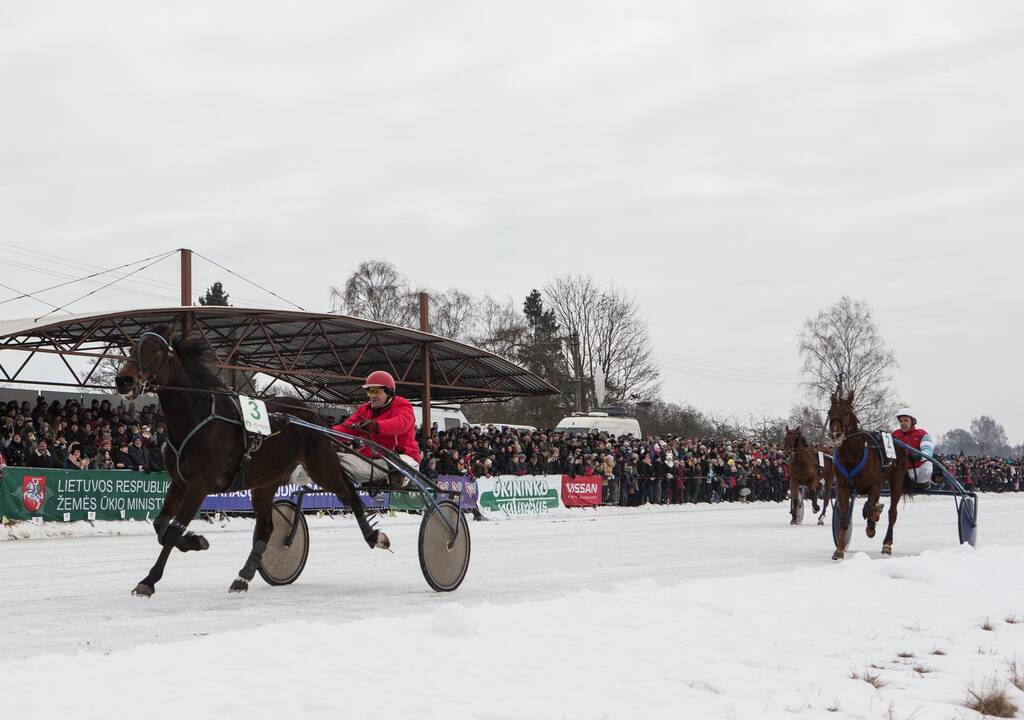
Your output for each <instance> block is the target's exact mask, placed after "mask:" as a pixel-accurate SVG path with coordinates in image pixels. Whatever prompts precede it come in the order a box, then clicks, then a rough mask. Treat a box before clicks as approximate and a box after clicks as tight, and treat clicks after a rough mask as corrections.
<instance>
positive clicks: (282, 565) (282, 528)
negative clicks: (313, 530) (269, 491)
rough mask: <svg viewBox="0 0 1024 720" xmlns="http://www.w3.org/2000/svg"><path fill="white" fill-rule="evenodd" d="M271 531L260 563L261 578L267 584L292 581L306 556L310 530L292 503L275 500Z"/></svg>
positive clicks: (280, 583)
mask: <svg viewBox="0 0 1024 720" xmlns="http://www.w3.org/2000/svg"><path fill="white" fill-rule="evenodd" d="M272 515H273V518H274V530H273V532H272V533H271V535H270V540H269V542H267V549H266V551H265V552H264V553H263V558H262V559H261V560H260V567H259V571H260V575H261V576H262V577H263V579H264V580H266V581H267V583H268V584H270V585H288V584H290V583H293V582H295V581H296V580H297V579H298V577H299V575H301V574H302V569H303V568H304V567H306V558H307V557H308V556H309V527H308V526H307V525H306V517H305V516H304V515H303V514H302V513H301V512H299V510H298V508H297V507H296V505H295V503H293V502H292V501H291V500H275V501H274V507H273V510H272Z"/></svg>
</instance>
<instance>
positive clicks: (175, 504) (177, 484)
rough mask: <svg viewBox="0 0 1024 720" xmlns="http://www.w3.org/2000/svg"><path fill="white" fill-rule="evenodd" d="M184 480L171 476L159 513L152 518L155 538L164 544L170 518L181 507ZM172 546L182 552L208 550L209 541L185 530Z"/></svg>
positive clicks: (183, 495)
mask: <svg viewBox="0 0 1024 720" xmlns="http://www.w3.org/2000/svg"><path fill="white" fill-rule="evenodd" d="M185 488H186V485H185V482H184V481H183V480H182V479H181V478H180V477H177V476H174V475H172V476H171V484H170V485H168V486H167V494H166V495H165V496H164V504H163V506H162V507H161V508H160V514H159V515H157V516H156V518H155V519H154V520H153V530H155V531H156V540H157V542H158V543H160V544H161V545H163V544H164V536H165V534H166V532H167V528H168V527H169V526H170V524H171V518H173V517H174V516H175V514H177V512H178V510H179V509H180V508H181V502H182V500H183V499H184V498H185ZM174 546H175V547H176V548H178V549H179V550H181V551H182V552H188V551H189V550H208V549H209V547H210V543H209V541H208V540H207V539H206V538H205V537H203V536H202V535H196V534H195V533H192V532H185V533H183V534H182V535H181V537H179V538H178V540H177V541H176V542H175V544H174Z"/></svg>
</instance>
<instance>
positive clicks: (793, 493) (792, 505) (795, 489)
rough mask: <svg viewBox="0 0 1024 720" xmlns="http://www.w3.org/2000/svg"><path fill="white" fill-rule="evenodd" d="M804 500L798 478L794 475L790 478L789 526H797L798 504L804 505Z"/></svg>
mask: <svg viewBox="0 0 1024 720" xmlns="http://www.w3.org/2000/svg"><path fill="white" fill-rule="evenodd" d="M802 502H803V498H802V497H800V485H799V484H798V483H797V481H796V478H795V477H793V476H792V475H790V476H789V518H790V519H789V524H790V525H796V524H797V522H796V511H797V503H802Z"/></svg>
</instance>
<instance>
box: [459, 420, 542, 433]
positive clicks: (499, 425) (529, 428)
mask: <svg viewBox="0 0 1024 720" xmlns="http://www.w3.org/2000/svg"><path fill="white" fill-rule="evenodd" d="M471 427H474V428H476V429H477V430H484V429H487V428H495V429H496V430H515V431H516V432H537V428H535V427H534V426H533V425H513V424H512V423H507V422H485V423H473V424H472V426H471Z"/></svg>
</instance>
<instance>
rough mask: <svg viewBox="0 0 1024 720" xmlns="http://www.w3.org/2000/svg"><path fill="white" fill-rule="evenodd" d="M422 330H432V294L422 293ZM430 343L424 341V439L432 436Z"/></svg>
mask: <svg viewBox="0 0 1024 720" xmlns="http://www.w3.org/2000/svg"><path fill="white" fill-rule="evenodd" d="M420 331H421V332H430V296H429V295H428V294H427V293H425V292H423V293H420ZM430 425H431V423H430V343H428V342H425V343H423V429H422V432H423V440H424V441H426V440H428V439H429V438H430Z"/></svg>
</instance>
